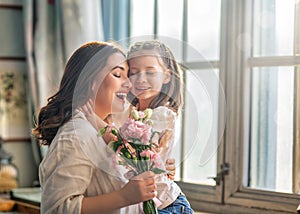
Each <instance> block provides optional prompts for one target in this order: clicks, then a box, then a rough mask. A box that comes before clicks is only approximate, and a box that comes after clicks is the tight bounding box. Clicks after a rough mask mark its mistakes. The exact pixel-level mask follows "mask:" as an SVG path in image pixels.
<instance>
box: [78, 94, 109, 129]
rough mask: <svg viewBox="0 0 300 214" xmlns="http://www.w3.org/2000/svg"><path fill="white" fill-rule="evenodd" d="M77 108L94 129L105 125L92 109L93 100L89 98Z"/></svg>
mask: <svg viewBox="0 0 300 214" xmlns="http://www.w3.org/2000/svg"><path fill="white" fill-rule="evenodd" d="M79 110H80V111H81V112H82V113H83V114H84V115H85V117H86V118H87V119H88V121H90V123H91V124H92V125H93V126H94V127H95V129H97V130H100V129H101V128H103V127H105V126H106V125H107V123H106V122H104V121H103V120H102V119H101V118H100V117H99V116H98V115H97V114H96V113H95V111H94V108H93V101H92V100H91V99H90V100H89V101H88V102H87V103H86V104H85V105H83V106H81V107H80V108H79Z"/></svg>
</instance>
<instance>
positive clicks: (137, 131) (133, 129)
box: [121, 118, 151, 145]
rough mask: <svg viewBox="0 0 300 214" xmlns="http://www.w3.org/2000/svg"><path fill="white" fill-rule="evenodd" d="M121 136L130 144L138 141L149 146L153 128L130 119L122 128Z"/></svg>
mask: <svg viewBox="0 0 300 214" xmlns="http://www.w3.org/2000/svg"><path fill="white" fill-rule="evenodd" d="M121 136H122V137H123V138H124V139H126V140H127V141H129V142H132V140H133V139H136V140H140V141H142V143H143V144H146V145H147V144H149V140H150V137H151V127H150V126H149V125H147V124H144V123H143V122H140V121H135V120H134V119H131V118H128V119H127V120H126V122H125V123H124V124H123V125H122V127H121Z"/></svg>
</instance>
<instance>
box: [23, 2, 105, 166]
mask: <svg viewBox="0 0 300 214" xmlns="http://www.w3.org/2000/svg"><path fill="white" fill-rule="evenodd" d="M23 4H24V5H23V8H24V10H23V11H24V26H25V29H24V32H25V48H26V54H27V62H28V87H29V91H30V94H29V107H30V108H29V109H30V111H29V114H30V115H29V118H33V117H34V115H35V116H36V115H37V113H38V111H39V109H40V107H41V106H43V105H45V104H46V103H47V98H48V97H49V96H51V95H52V94H53V93H54V92H56V91H57V89H58V86H59V82H60V79H61V76H62V74H63V70H64V66H65V63H66V61H67V60H68V58H69V57H70V56H71V54H72V53H73V51H74V50H75V49H77V48H78V47H79V46H81V45H82V44H83V43H85V42H88V41H95V40H104V33H103V26H102V16H101V1H100V0H89V1H82V0H47V1H46V0H24V3H23ZM31 122H33V121H31ZM32 125H33V123H32ZM33 141H34V140H33ZM33 149H34V153H35V159H36V162H37V164H38V163H39V162H40V160H41V151H40V148H39V146H38V143H37V142H35V141H34V142H33Z"/></svg>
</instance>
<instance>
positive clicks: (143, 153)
mask: <svg viewBox="0 0 300 214" xmlns="http://www.w3.org/2000/svg"><path fill="white" fill-rule="evenodd" d="M140 156H141V157H150V156H151V151H150V150H149V149H147V150H144V151H142V152H141V153H140Z"/></svg>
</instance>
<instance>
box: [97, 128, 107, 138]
mask: <svg viewBox="0 0 300 214" xmlns="http://www.w3.org/2000/svg"><path fill="white" fill-rule="evenodd" d="M106 130H107V126H105V127H103V128H102V129H100V130H99V132H98V134H99V135H100V136H102V135H104V133H105V132H106Z"/></svg>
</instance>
